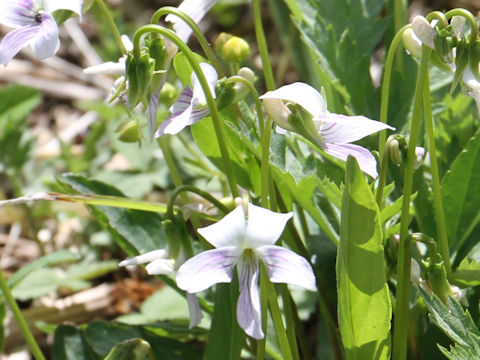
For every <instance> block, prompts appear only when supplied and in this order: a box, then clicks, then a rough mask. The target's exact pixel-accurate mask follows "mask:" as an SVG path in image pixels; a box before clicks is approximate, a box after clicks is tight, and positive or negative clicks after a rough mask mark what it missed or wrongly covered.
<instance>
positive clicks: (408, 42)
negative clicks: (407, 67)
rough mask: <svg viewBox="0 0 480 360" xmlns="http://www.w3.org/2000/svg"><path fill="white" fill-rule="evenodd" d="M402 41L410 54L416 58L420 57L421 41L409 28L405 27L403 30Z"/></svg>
mask: <svg viewBox="0 0 480 360" xmlns="http://www.w3.org/2000/svg"><path fill="white" fill-rule="evenodd" d="M402 42H403V46H404V47H405V50H407V51H408V52H409V53H410V54H411V55H412V56H415V57H417V58H420V57H422V42H421V41H420V39H419V38H418V37H417V36H416V35H415V33H414V32H413V30H412V29H411V28H407V29H406V30H405V31H404V32H403V34H402Z"/></svg>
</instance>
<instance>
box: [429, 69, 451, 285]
mask: <svg viewBox="0 0 480 360" xmlns="http://www.w3.org/2000/svg"><path fill="white" fill-rule="evenodd" d="M428 84H429V79H428V74H427V78H426V83H425V87H424V90H423V109H424V117H425V128H426V130H427V136H428V150H429V153H430V173H431V175H432V185H433V208H434V210H435V220H436V221H435V224H436V226H437V236H438V241H439V248H440V253H441V255H442V258H443V262H444V265H445V270H446V272H447V277H448V278H451V275H452V267H451V264H450V251H449V247H448V238H447V228H446V223H445V213H444V211H443V201H442V192H441V183H440V176H439V174H438V162H437V153H436V147H435V135H434V132H433V119H432V104H431V102H430V88H429V86H428Z"/></svg>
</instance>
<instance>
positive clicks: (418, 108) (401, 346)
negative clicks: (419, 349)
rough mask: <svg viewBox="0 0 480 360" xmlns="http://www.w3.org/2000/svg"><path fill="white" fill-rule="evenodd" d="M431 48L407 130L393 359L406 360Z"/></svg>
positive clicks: (423, 62)
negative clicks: (413, 222)
mask: <svg viewBox="0 0 480 360" xmlns="http://www.w3.org/2000/svg"><path fill="white" fill-rule="evenodd" d="M430 53H431V49H429V48H427V47H426V46H425V45H424V46H422V59H421V62H420V68H419V71H418V77H417V83H416V88H415V96H414V103H413V115H412V121H411V129H410V139H409V144H408V151H407V164H406V166H405V176H404V185H403V203H402V213H401V223H400V243H399V247H398V266H397V277H398V281H397V292H396V300H397V303H396V307H395V322H394V332H393V359H394V360H405V359H406V358H407V334H408V310H409V302H410V267H411V239H410V237H409V236H408V225H409V223H410V215H409V212H410V198H411V194H412V186H413V171H414V165H415V159H416V155H415V145H416V143H417V138H418V132H419V128H420V120H421V113H422V100H423V99H422V98H423V94H424V90H423V89H424V86H425V83H426V79H427V72H428V63H429V60H430Z"/></svg>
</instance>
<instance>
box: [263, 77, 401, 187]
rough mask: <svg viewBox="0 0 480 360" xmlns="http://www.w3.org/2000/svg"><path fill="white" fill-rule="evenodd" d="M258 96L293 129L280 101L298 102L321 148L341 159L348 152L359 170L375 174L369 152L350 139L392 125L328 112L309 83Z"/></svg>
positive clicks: (280, 121) (285, 126)
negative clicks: (314, 131) (310, 123)
mask: <svg viewBox="0 0 480 360" xmlns="http://www.w3.org/2000/svg"><path fill="white" fill-rule="evenodd" d="M260 98H261V99H262V100H263V104H264V105H265V108H266V110H267V112H268V114H269V115H270V116H271V117H272V119H273V121H274V122H275V123H276V124H277V125H278V126H280V127H281V128H283V129H285V130H293V131H295V129H294V128H293V126H292V124H290V123H289V122H288V117H289V115H290V113H291V112H290V110H289V109H288V107H287V106H286V104H285V103H284V102H287V103H295V104H298V105H300V106H301V107H302V108H303V109H305V110H306V111H307V112H308V113H310V114H311V115H312V116H313V119H312V120H313V124H314V126H315V128H316V130H317V131H318V133H316V134H311V136H312V137H313V138H314V139H315V140H316V142H317V144H318V145H319V146H320V147H321V148H322V149H323V151H325V152H326V153H327V154H330V155H332V156H334V157H336V158H338V159H340V160H343V161H346V160H347V158H348V156H349V155H351V156H353V157H354V158H355V159H356V160H357V162H358V165H359V166H360V169H361V170H362V171H363V172H365V173H367V174H368V175H370V176H371V177H373V178H376V177H377V175H378V173H377V161H376V160H375V157H374V156H373V155H372V153H371V152H370V151H369V150H367V149H365V148H364V147H362V146H359V145H354V144H350V143H351V142H352V141H357V140H360V139H362V138H364V137H365V136H367V135H370V134H373V133H376V132H378V131H380V130H385V129H390V130H395V129H394V128H393V127H391V126H389V125H387V124H384V123H382V122H380V121H375V120H371V119H368V118H366V117H365V116H346V115H340V114H334V113H330V112H328V110H327V104H326V102H325V100H324V99H323V97H322V95H321V94H320V93H319V92H318V91H317V90H316V89H315V88H313V87H312V86H310V85H308V84H305V83H301V82H296V83H293V84H290V85H285V86H282V87H280V88H279V89H277V90H275V91H269V92H267V93H265V94H264V95H262V96H260Z"/></svg>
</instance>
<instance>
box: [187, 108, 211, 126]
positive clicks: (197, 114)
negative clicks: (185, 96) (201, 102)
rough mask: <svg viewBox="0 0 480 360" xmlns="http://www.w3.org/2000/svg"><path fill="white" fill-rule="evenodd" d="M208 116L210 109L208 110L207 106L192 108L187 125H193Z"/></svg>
mask: <svg viewBox="0 0 480 360" xmlns="http://www.w3.org/2000/svg"><path fill="white" fill-rule="evenodd" d="M208 115H210V109H209V108H208V106H206V105H205V106H195V107H194V108H193V111H192V114H191V115H190V120H189V121H188V125H193V124H195V123H196V122H199V121H200V120H202V119H203V118H204V117H206V116H208Z"/></svg>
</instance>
